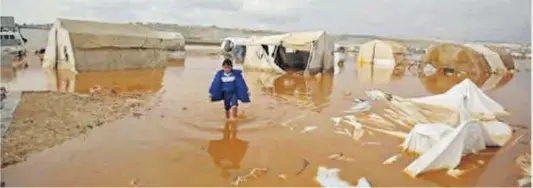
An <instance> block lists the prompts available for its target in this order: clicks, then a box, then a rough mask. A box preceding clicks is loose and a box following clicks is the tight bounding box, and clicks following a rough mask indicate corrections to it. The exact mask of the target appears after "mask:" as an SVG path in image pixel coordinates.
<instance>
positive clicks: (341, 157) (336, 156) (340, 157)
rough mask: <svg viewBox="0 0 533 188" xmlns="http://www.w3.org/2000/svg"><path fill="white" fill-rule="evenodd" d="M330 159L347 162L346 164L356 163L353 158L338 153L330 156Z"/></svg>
mask: <svg viewBox="0 0 533 188" xmlns="http://www.w3.org/2000/svg"><path fill="white" fill-rule="evenodd" d="M328 158H329V159H331V160H337V161H346V162H351V161H354V159H353V158H351V157H347V156H345V155H344V154H343V153H336V154H333V155H330V156H329V157H328Z"/></svg>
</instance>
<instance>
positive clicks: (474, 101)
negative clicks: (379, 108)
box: [411, 79, 509, 117]
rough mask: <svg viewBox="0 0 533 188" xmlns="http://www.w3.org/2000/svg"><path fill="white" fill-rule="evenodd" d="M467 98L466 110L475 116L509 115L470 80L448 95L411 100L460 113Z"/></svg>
mask: <svg viewBox="0 0 533 188" xmlns="http://www.w3.org/2000/svg"><path fill="white" fill-rule="evenodd" d="M465 96H466V98H467V99H468V100H467V103H466V109H467V110H468V111H469V112H470V113H471V114H473V115H474V116H476V115H482V116H483V117H496V116H500V115H508V114H509V113H508V112H507V111H506V110H505V109H504V108H503V107H502V106H501V105H500V104H498V103H497V102H496V101H494V100H492V99H491V98H490V97H488V96H487V95H485V93H483V91H482V90H481V89H479V88H478V87H477V86H476V85H475V84H474V83H473V82H472V81H471V80H470V79H465V80H463V81H462V82H461V83H459V84H457V85H455V86H453V87H452V88H451V89H449V90H448V91H446V93H443V94H439V95H433V96H429V97H420V98H412V99H411V100H412V101H415V102H419V103H425V104H430V105H436V106H441V107H446V108H449V109H452V110H456V111H458V110H459V109H460V108H461V106H462V105H463V100H464V97H465Z"/></svg>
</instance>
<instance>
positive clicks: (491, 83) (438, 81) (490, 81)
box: [419, 72, 513, 94]
mask: <svg viewBox="0 0 533 188" xmlns="http://www.w3.org/2000/svg"><path fill="white" fill-rule="evenodd" d="M475 76H477V77H475ZM467 78H468V79H470V80H472V82H474V83H475V84H476V86H478V87H479V88H480V89H481V90H483V91H489V90H494V89H498V88H500V87H503V86H504V85H505V84H507V83H508V82H509V81H510V80H511V79H512V78H513V74H510V73H508V74H490V75H489V76H487V75H473V76H468V75H461V76H456V75H452V76H448V75H446V74H444V73H442V72H437V73H435V74H433V75H430V76H425V75H424V74H421V75H420V76H419V79H420V82H421V83H422V85H423V86H424V87H425V88H426V90H427V91H429V92H431V93H433V94H441V93H444V92H446V91H448V90H449V89H450V88H452V87H453V86H455V85H457V84H459V83H460V82H461V81H463V80H464V79H467Z"/></svg>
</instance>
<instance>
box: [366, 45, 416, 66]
mask: <svg viewBox="0 0 533 188" xmlns="http://www.w3.org/2000/svg"><path fill="white" fill-rule="evenodd" d="M406 52H407V48H406V47H405V46H404V45H402V44H400V43H397V42H393V41H384V40H372V41H369V42H367V43H364V44H363V45H361V46H360V48H359V54H358V56H357V63H356V64H357V65H362V64H368V63H370V64H372V65H374V66H375V67H394V66H396V65H397V64H401V63H404V61H405V59H406V58H405V54H406Z"/></svg>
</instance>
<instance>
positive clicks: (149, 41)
mask: <svg viewBox="0 0 533 188" xmlns="http://www.w3.org/2000/svg"><path fill="white" fill-rule="evenodd" d="M183 45H184V39H183V36H182V35H181V34H178V33H170V32H158V31H154V30H151V29H149V28H147V27H143V26H140V25H135V24H118V23H103V22H94V21H80V20H67V19H59V20H58V21H57V22H56V23H54V25H53V27H52V29H51V30H50V33H49V36H48V45H47V46H46V53H45V55H44V60H43V68H48V69H63V70H69V71H71V72H74V73H77V72H78V71H110V70H124V69H138V68H153V67H162V66H165V65H166V61H167V56H168V52H167V50H172V49H177V48H180V47H181V46H183Z"/></svg>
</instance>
